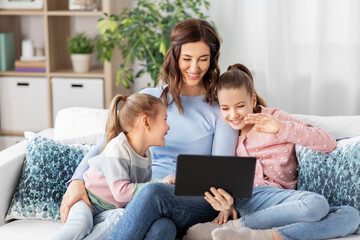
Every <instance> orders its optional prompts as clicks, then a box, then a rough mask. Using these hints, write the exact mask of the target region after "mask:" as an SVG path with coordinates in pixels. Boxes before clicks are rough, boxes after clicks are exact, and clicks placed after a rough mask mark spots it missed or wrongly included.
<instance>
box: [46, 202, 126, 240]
mask: <svg viewBox="0 0 360 240" xmlns="http://www.w3.org/2000/svg"><path fill="white" fill-rule="evenodd" d="M92 207H93V209H94V213H92V212H91V210H90V208H89V206H88V205H87V204H86V203H85V202H84V201H82V200H81V201H78V202H76V203H75V204H74V205H73V206H72V207H71V208H70V211H69V216H68V219H67V221H66V223H65V224H64V225H63V226H62V227H61V228H60V229H59V231H58V232H57V233H56V235H55V236H54V237H53V238H52V239H53V240H67V239H69V240H76V239H86V240H95V239H105V237H106V235H107V234H108V233H109V231H110V230H111V229H112V227H113V226H114V225H115V223H116V222H118V221H119V219H120V217H121V215H122V213H123V211H124V209H121V208H117V209H113V210H104V209H102V208H101V207H98V206H96V205H92Z"/></svg>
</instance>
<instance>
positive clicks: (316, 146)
mask: <svg viewBox="0 0 360 240" xmlns="http://www.w3.org/2000/svg"><path fill="white" fill-rule="evenodd" d="M277 115H279V118H280V120H282V126H281V128H280V130H279V133H278V136H279V137H280V138H283V139H286V140H288V141H289V142H292V143H294V144H298V145H301V146H304V147H306V148H309V149H312V150H315V151H318V152H322V153H329V152H332V151H333V150H334V149H335V148H336V139H335V137H334V136H333V135H332V134H331V133H329V132H328V131H326V130H324V129H321V128H317V127H314V126H312V125H311V124H309V123H307V122H304V121H302V120H299V119H296V118H294V117H292V116H291V115H289V114H287V113H285V112H283V111H279V113H275V114H274V116H275V117H276V116H277Z"/></svg>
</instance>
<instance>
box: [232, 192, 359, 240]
mask: <svg viewBox="0 0 360 240" xmlns="http://www.w3.org/2000/svg"><path fill="white" fill-rule="evenodd" d="M235 206H236V210H237V211H238V212H239V213H240V216H241V218H240V221H241V225H242V226H246V227H249V228H254V229H270V228H274V230H275V231H276V232H277V233H279V234H280V236H281V237H282V238H283V239H284V240H295V239H297V240H304V239H308V240H311V239H314V240H315V239H329V238H335V237H340V236H346V235H348V234H351V233H353V232H355V230H356V229H357V227H358V225H359V222H360V218H359V213H358V211H357V210H356V209H355V208H353V207H350V206H341V207H331V208H329V204H328V202H327V200H326V199H325V198H324V197H323V196H322V195H319V194H316V193H312V192H305V191H296V190H284V189H279V188H276V187H271V186H263V187H258V188H254V191H253V197H252V198H248V199H235Z"/></svg>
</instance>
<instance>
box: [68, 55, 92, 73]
mask: <svg viewBox="0 0 360 240" xmlns="http://www.w3.org/2000/svg"><path fill="white" fill-rule="evenodd" d="M71 63H72V66H73V69H74V72H76V73H84V72H88V71H89V70H90V63H91V54H85V53H84V54H71Z"/></svg>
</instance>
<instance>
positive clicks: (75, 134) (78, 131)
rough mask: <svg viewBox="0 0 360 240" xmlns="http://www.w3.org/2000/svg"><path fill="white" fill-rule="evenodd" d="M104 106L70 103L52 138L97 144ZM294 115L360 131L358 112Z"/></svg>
mask: <svg viewBox="0 0 360 240" xmlns="http://www.w3.org/2000/svg"><path fill="white" fill-rule="evenodd" d="M108 112H109V111H108V110H107V109H96V108H85V107H72V108H65V109H62V110H60V111H59V112H58V114H57V116H56V119H55V129H54V139H55V140H61V141H65V142H67V143H83V144H85V143H86V144H96V143H97V142H98V141H100V139H101V138H103V137H104V133H105V124H106V120H107V117H108ZM293 116H294V117H296V118H298V119H301V120H303V121H305V122H308V123H310V124H312V125H313V126H315V127H320V128H324V129H325V130H327V131H329V132H331V133H332V134H334V136H335V138H336V139H341V138H348V137H353V136H358V135H360V116H329V117H323V116H314V115H299V114H293Z"/></svg>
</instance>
